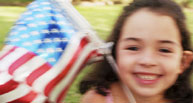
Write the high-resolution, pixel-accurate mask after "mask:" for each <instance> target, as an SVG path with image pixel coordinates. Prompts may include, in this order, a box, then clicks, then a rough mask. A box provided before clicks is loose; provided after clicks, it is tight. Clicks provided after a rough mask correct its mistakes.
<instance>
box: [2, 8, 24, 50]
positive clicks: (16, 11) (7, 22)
mask: <svg viewBox="0 0 193 103" xmlns="http://www.w3.org/2000/svg"><path fill="white" fill-rule="evenodd" d="M24 10H25V8H23V7H11V6H10V7H9V6H7V7H0V48H1V47H2V45H3V42H4V38H5V37H6V34H7V33H8V31H9V30H10V27H11V26H12V25H13V23H14V22H15V21H16V20H17V19H18V17H19V15H20V13H22V12H23V11H24Z"/></svg>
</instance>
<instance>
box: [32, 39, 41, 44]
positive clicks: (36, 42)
mask: <svg viewBox="0 0 193 103" xmlns="http://www.w3.org/2000/svg"><path fill="white" fill-rule="evenodd" d="M33 42H34V43H35V44H41V43H42V41H41V40H34V41H33Z"/></svg>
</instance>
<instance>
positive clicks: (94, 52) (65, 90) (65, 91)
mask: <svg viewBox="0 0 193 103" xmlns="http://www.w3.org/2000/svg"><path fill="white" fill-rule="evenodd" d="M96 53H97V51H96V50H95V51H92V52H91V53H89V55H88V56H87V57H86V59H85V60H84V62H83V63H82V65H81V66H80V67H79V69H78V71H77V72H76V74H75V75H74V76H73V77H72V80H71V81H70V83H68V85H67V87H66V88H64V89H63V90H62V92H61V93H60V95H59V96H58V98H57V103H61V101H62V100H63V99H64V97H65V94H66V93H67V91H68V89H69V87H70V86H71V85H72V83H73V81H74V79H75V78H76V76H77V75H78V73H79V72H80V71H81V70H82V68H83V67H84V66H85V64H86V63H87V61H88V60H89V59H90V58H91V57H92V56H93V55H95V54H96Z"/></svg>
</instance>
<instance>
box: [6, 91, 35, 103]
mask: <svg viewBox="0 0 193 103" xmlns="http://www.w3.org/2000/svg"><path fill="white" fill-rule="evenodd" d="M37 95H38V94H37V93H36V92H34V91H31V92H29V93H28V94H27V95H25V96H22V97H21V98H18V99H16V100H13V101H11V102H8V103H31V102H32V101H33V100H34V99H35V97H36V96H37Z"/></svg>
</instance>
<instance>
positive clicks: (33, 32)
mask: <svg viewBox="0 0 193 103" xmlns="http://www.w3.org/2000/svg"><path fill="white" fill-rule="evenodd" d="M30 34H32V35H39V34H40V33H39V32H37V31H32V32H30Z"/></svg>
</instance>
